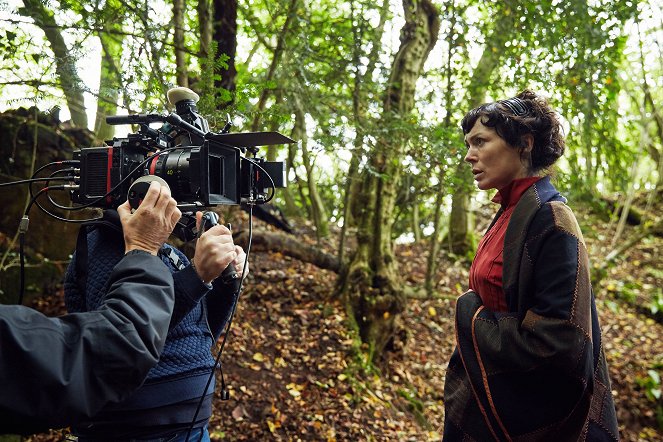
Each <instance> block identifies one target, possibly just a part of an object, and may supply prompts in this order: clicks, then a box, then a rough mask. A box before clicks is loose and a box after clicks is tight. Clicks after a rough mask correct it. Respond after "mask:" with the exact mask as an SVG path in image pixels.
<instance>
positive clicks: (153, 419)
mask: <svg viewBox="0 0 663 442" xmlns="http://www.w3.org/2000/svg"><path fill="white" fill-rule="evenodd" d="M196 215H197V219H198V222H199V223H200V219H201V216H202V214H201V213H200V212H199V213H197V214H196ZM116 218H117V214H116V212H115V211H113V210H106V211H105V212H104V220H103V221H102V222H98V223H96V224H94V225H89V226H86V228H83V229H81V231H80V233H79V243H78V244H77V247H76V253H75V254H74V259H73V260H72V262H71V264H70V265H69V268H68V269H67V275H66V278H65V304H66V306H67V309H68V310H69V311H86V310H89V309H95V308H97V306H98V305H99V303H100V302H101V300H102V295H103V287H105V286H106V284H107V280H108V278H109V276H110V272H111V269H112V266H113V265H115V263H116V262H117V261H119V260H120V259H121V257H122V251H121V250H120V249H119V248H118V246H117V244H118V238H119V237H120V235H121V232H122V230H121V226H119V224H118V223H117V221H116ZM159 256H160V257H161V259H162V261H163V262H164V263H165V264H166V266H167V267H168V269H169V270H170V273H172V274H173V280H174V286H175V309H174V313H173V317H172V320H171V325H170V330H169V332H168V336H167V339H166V344H165V346H164V350H163V352H162V353H161V357H160V359H159V362H158V364H157V365H156V366H155V367H154V368H153V369H152V370H151V371H150V372H149V373H148V376H147V378H146V380H145V383H144V384H143V385H142V386H141V387H140V388H139V389H138V390H136V392H135V393H134V394H133V395H132V396H131V397H129V398H127V399H126V400H124V401H122V402H121V403H118V404H110V405H109V406H107V407H105V408H104V409H102V410H101V411H100V412H99V413H98V414H97V415H96V416H94V417H93V418H92V419H89V420H87V421H85V422H83V423H81V425H77V426H75V427H74V428H73V432H74V434H75V435H77V436H78V440H79V442H89V441H106V440H112V441H124V440H168V441H180V440H186V439H187V434H188V433H189V429H190V427H191V425H192V423H193V431H192V432H191V434H190V439H191V440H196V441H209V434H208V431H207V423H208V421H209V418H210V417H211V414H212V398H213V396H214V383H210V384H209V387H208V388H206V387H207V383H208V380H209V379H210V376H211V375H212V370H213V367H214V365H215V360H214V357H213V356H212V352H211V349H212V347H213V345H214V343H215V342H216V341H217V339H218V338H219V336H220V334H221V332H222V331H223V329H224V327H225V325H226V322H227V321H228V318H229V317H230V314H231V310H232V307H233V305H234V302H235V301H236V295H237V293H234V290H233V289H232V286H231V285H229V284H227V282H224V280H222V278H219V276H220V275H221V273H222V272H223V270H224V269H225V268H226V267H228V265H232V266H234V269H235V271H236V272H237V273H238V274H239V275H241V273H242V270H243V266H244V262H245V260H246V254H245V253H244V251H243V250H242V248H241V247H239V246H236V245H234V243H233V238H232V234H231V232H230V230H229V229H228V228H227V227H225V226H223V225H216V226H214V227H212V228H210V229H208V230H207V231H206V232H204V233H203V234H202V235H201V236H200V238H199V239H198V242H197V244H196V250H195V255H194V257H193V259H192V262H189V260H188V259H187V257H186V256H185V255H184V254H183V253H182V252H180V251H179V250H177V249H176V248H175V247H173V246H171V245H169V244H165V245H164V246H163V247H162V248H161V250H160V251H159ZM244 276H246V275H244ZM212 379H213V377H212ZM201 398H203V399H202V405H201V406H200V410H199V411H198V406H199V404H201ZM194 416H195V417H196V419H195V422H194Z"/></svg>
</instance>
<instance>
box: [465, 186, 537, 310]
mask: <svg viewBox="0 0 663 442" xmlns="http://www.w3.org/2000/svg"><path fill="white" fill-rule="evenodd" d="M540 179H541V177H527V178H520V179H517V180H513V181H511V183H509V184H508V185H507V186H506V187H504V188H502V189H500V190H499V191H498V193H497V195H495V197H494V198H493V202H495V203H499V204H500V205H501V206H502V208H503V209H504V212H503V213H502V215H500V217H499V218H498V219H497V221H496V222H495V224H494V225H493V227H492V228H491V229H490V230H489V231H488V232H486V234H485V235H484V237H483V238H481V241H480V242H479V247H478V248H477V253H476V256H475V257H474V261H472V267H471V268H470V289H471V290H474V291H475V292H477V293H478V294H479V296H480V297H481V300H482V301H483V305H485V306H486V308H488V309H490V310H492V311H495V312H505V311H507V310H508V307H507V305H506V296H505V294H504V290H503V287H502V268H503V265H504V259H503V257H502V252H503V251H504V235H505V234H506V228H507V226H508V225H509V220H510V219H511V214H513V209H514V208H515V207H516V204H517V203H518V201H519V200H520V197H521V196H522V195H523V193H525V191H526V190H527V189H529V188H530V187H531V186H532V184H534V183H535V182H537V181H538V180H540Z"/></svg>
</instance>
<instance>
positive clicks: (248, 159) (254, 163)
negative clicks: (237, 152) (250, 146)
mask: <svg viewBox="0 0 663 442" xmlns="http://www.w3.org/2000/svg"><path fill="white" fill-rule="evenodd" d="M240 159H242V160H244V161H248V162H249V163H251V164H253V165H254V166H256V167H257V168H258V169H260V170H262V171H263V173H264V174H265V175H267V178H269V182H270V183H271V184H272V185H271V189H272V192H271V194H270V195H269V198H267V199H266V200H265V201H262V202H259V203H257V204H267V203H268V202H270V201H271V200H272V198H274V195H275V194H276V184H274V180H273V179H272V176H271V175H270V174H269V172H267V171H266V170H265V168H264V167H262V166H261V165H260V164H258V162H256V161H253V160H251V159H250V158H246V157H240Z"/></svg>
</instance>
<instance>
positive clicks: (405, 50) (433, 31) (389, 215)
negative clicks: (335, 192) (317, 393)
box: [339, 0, 440, 362]
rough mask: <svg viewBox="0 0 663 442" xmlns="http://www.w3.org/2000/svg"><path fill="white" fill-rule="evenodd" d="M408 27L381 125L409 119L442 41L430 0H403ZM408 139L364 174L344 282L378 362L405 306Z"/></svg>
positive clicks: (382, 144)
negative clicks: (402, 231) (399, 219)
mask: <svg viewBox="0 0 663 442" xmlns="http://www.w3.org/2000/svg"><path fill="white" fill-rule="evenodd" d="M403 9H404V11H405V24H404V26H403V28H402V29H401V46H400V48H399V50H398V52H397V54H396V56H395V58H394V62H393V65H392V72H391V76H390V78H389V82H388V84H387V90H386V91H385V98H384V109H383V117H382V123H383V125H384V127H386V128H389V127H394V126H395V125H393V122H394V121H396V120H399V119H402V118H406V117H407V115H408V114H409V113H410V112H411V110H412V109H413V107H414V93H415V86H416V82H417V80H418V78H419V76H420V75H421V73H422V70H423V66H424V62H425V61H426V59H427V58H428V55H429V53H430V51H431V50H432V48H433V47H434V46H435V43H436V41H437V35H438V32H439V27H440V23H439V15H438V12H437V10H436V8H435V7H434V6H433V4H432V3H431V2H430V0H420V1H416V0H414V1H413V0H404V1H403ZM405 141H406V135H405V134H404V133H395V131H393V130H392V131H390V133H388V134H385V135H383V136H382V138H381V139H378V140H377V143H376V147H375V149H374V150H373V151H372V152H370V153H369V158H368V164H367V167H366V169H365V170H364V172H363V175H362V182H363V186H362V191H361V198H362V201H363V207H362V210H361V211H360V213H359V216H358V218H357V220H358V232H357V250H356V252H355V255H354V257H353V259H352V261H351V262H350V264H349V266H348V269H347V271H346V272H343V273H342V275H341V279H340V281H339V283H340V284H339V285H340V290H341V293H342V294H343V296H344V299H345V301H346V305H347V307H348V311H349V313H350V314H351V317H352V318H353V319H354V322H355V323H356V325H357V328H358V332H359V335H360V337H361V339H362V341H363V342H364V343H366V344H367V345H368V352H369V357H370V358H371V360H372V361H373V362H379V361H380V360H382V358H383V352H384V350H385V349H387V348H388V346H389V343H390V341H392V339H393V338H394V336H395V334H396V332H397V330H398V326H399V321H400V316H401V313H402V312H403V310H404V307H405V294H404V291H403V284H402V281H401V279H400V277H399V275H398V269H397V263H396V260H395V257H394V251H393V241H392V225H393V221H394V203H395V200H396V194H397V190H398V186H399V182H400V173H401V168H402V166H401V162H402V159H403V151H404V150H405V149H404V146H405Z"/></svg>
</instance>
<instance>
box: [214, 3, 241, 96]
mask: <svg viewBox="0 0 663 442" xmlns="http://www.w3.org/2000/svg"><path fill="white" fill-rule="evenodd" d="M213 29H214V30H213V39H214V41H215V42H216V45H217V46H216V54H217V57H223V60H225V65H226V69H222V70H221V78H220V79H219V80H215V82H214V86H215V88H223V89H225V90H227V91H228V92H230V93H231V96H232V95H233V94H232V93H233V92H234V91H235V89H236V84H235V77H236V76H237V68H236V67H235V56H236V55H237V0H214V24H213ZM231 102H232V101H231ZM231 102H229V103H228V104H230V103H231Z"/></svg>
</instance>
